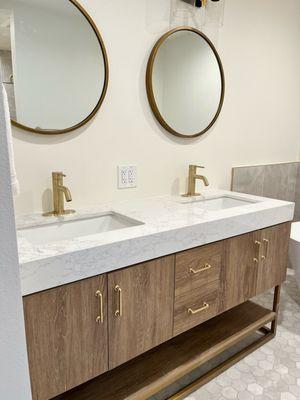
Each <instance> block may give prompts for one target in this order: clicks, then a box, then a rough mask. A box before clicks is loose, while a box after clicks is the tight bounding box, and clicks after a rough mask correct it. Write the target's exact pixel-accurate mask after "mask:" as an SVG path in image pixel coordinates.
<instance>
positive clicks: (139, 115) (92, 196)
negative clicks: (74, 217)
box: [14, 0, 300, 214]
mask: <svg viewBox="0 0 300 400" xmlns="http://www.w3.org/2000/svg"><path fill="white" fill-rule="evenodd" d="M150 3H151V4H150ZM82 4H83V5H84V6H85V7H86V9H87V10H88V11H89V12H90V14H91V15H92V16H93V18H94V20H95V22H96V23H97V24H98V26H99V28H100V31H101V33H102V36H103V38H104V41H105V44H106V47H107V50H108V56H109V62H110V83H109V88H108V94H107V97H106V99H105V101H104V104H103V107H102V109H101V110H100V112H99V113H98V115H97V116H96V118H95V119H94V120H93V121H92V122H91V123H90V124H89V125H88V126H86V127H84V128H82V129H81V130H78V131H76V132H74V133H71V134H68V135H66V136H60V137H59V136H56V137H43V136H38V135H32V134H28V133H25V132H21V131H17V130H15V132H14V135H15V152H16V158H17V170H18V174H19V179H20V183H21V190H22V193H21V195H20V196H19V197H18V199H17V200H16V211H17V213H18V214H23V213H28V212H32V211H40V210H41V209H42V206H43V207H44V208H48V207H50V204H49V202H50V199H51V193H50V190H49V188H50V187H51V182H50V174H51V171H52V170H57V169H62V170H64V171H65V172H66V174H67V175H68V177H67V178H66V184H67V185H68V186H69V187H70V188H71V189H72V194H73V198H74V201H73V204H72V207H75V208H80V207H82V206H86V205H89V204H94V203H97V202H103V201H108V200H112V199H126V198H135V197H141V196H150V195H159V194H167V193H178V192H179V191H181V192H183V191H184V190H185V189H186V176H187V166H188V164H189V163H190V162H192V163H193V162H196V163H201V164H204V165H205V166H206V168H207V169H206V171H205V173H206V175H207V176H208V178H209V180H210V182H211V183H212V185H214V186H218V187H222V188H229V185H230V174H231V166H233V165H240V164H264V163H269V162H278V161H290V160H297V159H298V153H299V152H298V148H299V131H300V119H299V108H300V92H299V86H300V74H299V70H300V47H299V39H300V31H299V30H300V26H299V20H300V2H299V0H286V1H285V2H284V5H283V4H282V1H281V0H264V1H261V0H252V1H241V0H227V1H226V9H225V18H224V26H223V28H222V29H221V31H220V34H219V43H218V50H219V52H220V56H221V58H222V61H223V65H224V69H225V74H226V94H225V103H224V108H223V111H222V114H221V116H220V118H219V120H218V122H217V123H216V125H215V126H214V128H213V129H211V130H210V131H209V132H208V133H207V134H205V135H204V136H203V137H201V138H199V139H196V140H192V141H188V140H181V139H178V138H175V137H172V136H170V135H169V134H168V133H166V132H165V131H164V130H163V129H162V128H161V127H160V126H159V125H158V124H157V123H156V121H155V119H154V118H153V116H152V114H151V111H150V108H149V105H148V102H147V96H146V91H145V71H146V65H147V60H148V57H149V54H150V51H151V49H152V46H153V45H154V43H155V42H156V40H157V39H158V37H159V36H161V35H162V34H163V33H164V32H165V31H167V30H168V29H169V22H168V17H169V11H170V10H169V4H170V1H169V0H153V2H149V0H128V1H127V2H126V3H124V2H122V3H120V2H119V1H117V0H110V1H104V0H99V1H97V2H96V1H92V0H82ZM123 163H135V164H137V166H138V176H139V182H138V188H137V189H130V190H123V191H119V190H118V189H117V165H118V164H123Z"/></svg>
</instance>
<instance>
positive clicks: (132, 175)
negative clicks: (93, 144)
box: [118, 165, 137, 189]
mask: <svg viewBox="0 0 300 400" xmlns="http://www.w3.org/2000/svg"><path fill="white" fill-rule="evenodd" d="M136 185H137V167H136V165H119V166H118V188H119V189H126V188H135V187H136Z"/></svg>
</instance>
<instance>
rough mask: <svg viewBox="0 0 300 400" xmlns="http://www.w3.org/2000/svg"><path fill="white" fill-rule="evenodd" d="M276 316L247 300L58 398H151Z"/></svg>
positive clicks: (77, 399) (103, 399)
mask: <svg viewBox="0 0 300 400" xmlns="http://www.w3.org/2000/svg"><path fill="white" fill-rule="evenodd" d="M275 315H276V314H275V313H274V312H271V311H269V310H266V309H265V308H263V307H260V306H258V305H256V304H254V303H251V302H247V303H244V304H242V305H240V306H238V307H236V308H234V309H232V310H230V311H227V312H226V313H223V314H222V315H219V316H218V317H215V318H213V319H211V320H209V321H207V322H205V323H204V324H202V325H199V326H197V327H196V328H194V329H192V330H190V331H188V332H186V333H184V334H182V335H179V336H177V337H176V338H174V339H172V340H170V341H168V342H166V343H163V344H162V345H160V346H159V347H157V348H156V349H153V350H151V351H149V352H147V353H145V354H143V355H141V356H140V357H138V358H136V359H134V360H131V361H130V362H128V363H126V364H124V365H122V366H120V367H118V368H116V369H114V370H113V371H110V372H108V373H106V374H104V375H102V376H101V377H99V378H96V379H94V380H93V381H91V382H88V383H86V384H84V385H82V386H81V387H79V388H77V389H75V390H73V391H71V392H69V393H66V394H64V395H62V396H59V397H58V398H57V399H56V400H95V399H101V400H112V399H113V400H145V399H148V398H149V397H151V396H153V395H154V394H155V393H157V392H158V391H160V390H162V389H163V388H165V387H167V386H168V385H170V384H171V383H173V382H175V381H177V380H178V379H180V378H181V377H183V376H184V375H186V374H188V373H189V372H191V371H192V370H194V369H195V368H197V367H198V366H199V365H201V364H203V363H204V362H206V361H208V360H209V359H211V358H213V357H215V356H216V355H218V354H220V353H221V352H223V351H225V350H226V349H228V348H230V347H231V346H233V345H234V344H236V343H237V342H239V341H240V340H242V339H244V338H245V337H246V336H248V335H249V334H250V333H252V332H254V331H256V330H257V329H259V328H260V327H261V326H263V325H265V324H266V323H268V322H270V321H272V320H273V319H274V318H275ZM224 327H226V329H224Z"/></svg>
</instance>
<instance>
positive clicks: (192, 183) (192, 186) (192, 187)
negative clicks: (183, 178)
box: [183, 165, 209, 197]
mask: <svg viewBox="0 0 300 400" xmlns="http://www.w3.org/2000/svg"><path fill="white" fill-rule="evenodd" d="M197 168H204V167H201V166H200V165H190V166H189V182H188V192H187V193H186V194H184V195H183V196H184V197H192V196H200V193H196V181H197V179H199V180H201V181H202V182H203V183H204V185H205V186H208V185H209V183H208V180H207V178H206V177H205V176H204V175H197Z"/></svg>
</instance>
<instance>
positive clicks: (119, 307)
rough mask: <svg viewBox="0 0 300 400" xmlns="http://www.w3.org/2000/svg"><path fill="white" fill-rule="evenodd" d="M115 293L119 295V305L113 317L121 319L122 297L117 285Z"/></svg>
mask: <svg viewBox="0 0 300 400" xmlns="http://www.w3.org/2000/svg"><path fill="white" fill-rule="evenodd" d="M115 292H117V293H118V295H119V304H118V308H117V309H116V311H115V316H116V317H122V315H123V296H122V294H123V293H122V289H121V288H120V286H119V285H116V286H115Z"/></svg>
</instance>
